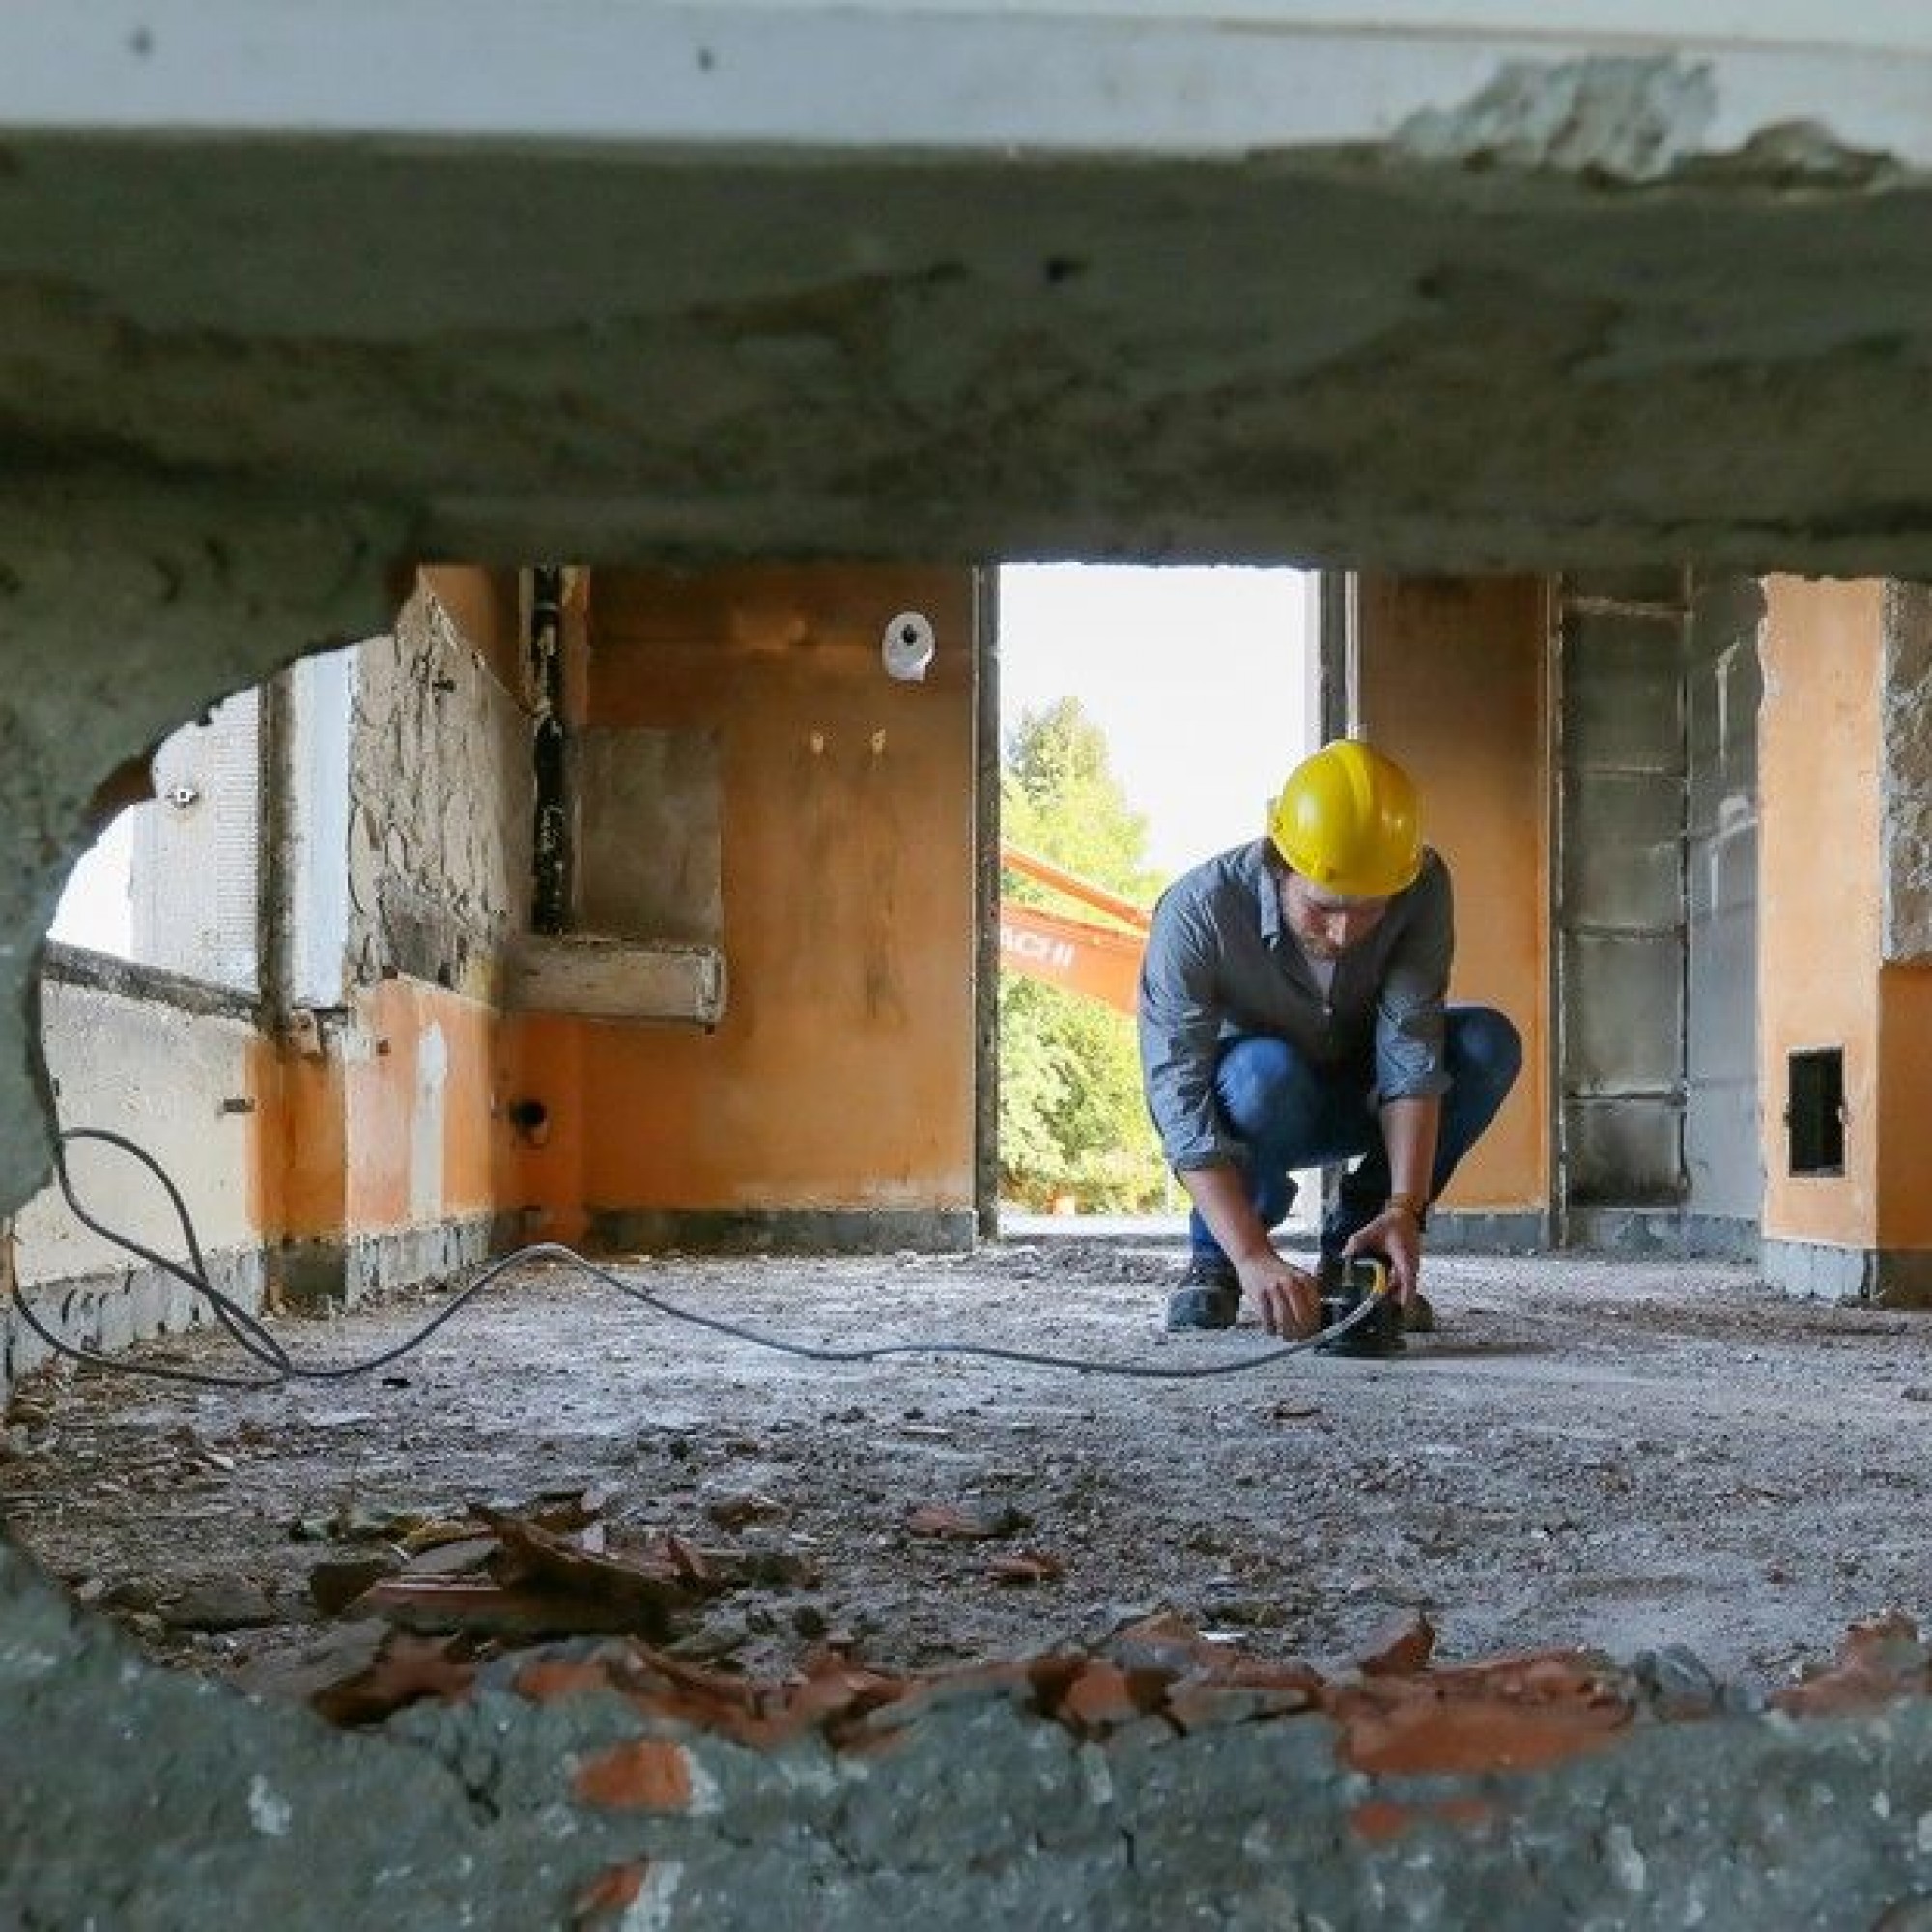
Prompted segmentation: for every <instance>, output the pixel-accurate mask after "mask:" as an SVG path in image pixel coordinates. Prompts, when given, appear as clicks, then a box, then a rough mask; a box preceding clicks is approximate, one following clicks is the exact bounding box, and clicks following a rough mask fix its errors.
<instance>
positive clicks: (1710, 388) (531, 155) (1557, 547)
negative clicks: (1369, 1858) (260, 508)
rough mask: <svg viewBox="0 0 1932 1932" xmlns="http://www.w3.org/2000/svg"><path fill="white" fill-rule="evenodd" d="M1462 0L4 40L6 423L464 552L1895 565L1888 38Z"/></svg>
mask: <svg viewBox="0 0 1932 1932" xmlns="http://www.w3.org/2000/svg"><path fill="white" fill-rule="evenodd" d="M1378 11H1385V10H1378ZM1490 11H1491V13H1492V14H1496V15H1497V18H1496V19H1495V20H1493V21H1478V22H1477V23H1476V24H1475V25H1470V24H1467V23H1466V22H1465V23H1464V24H1463V26H1461V27H1460V28H1458V27H1456V26H1454V25H1453V23H1452V22H1450V21H1449V20H1448V19H1447V17H1446V16H1444V15H1442V10H1441V9H1440V8H1439V6H1438V7H1437V8H1436V9H1435V14H1432V15H1431V20H1430V22H1428V23H1426V24H1427V30H1426V31H1425V23H1423V22H1422V21H1421V17H1420V16H1421V14H1429V13H1430V9H1429V8H1427V7H1422V6H1420V0H1418V3H1417V6H1415V7H1411V8H1409V9H1407V10H1406V13H1407V14H1411V15H1414V16H1415V18H1414V20H1412V21H1411V23H1410V29H1409V30H1408V31H1406V32H1396V31H1388V32H1382V33H1379V34H1377V33H1372V32H1370V31H1368V28H1369V25H1370V19H1369V15H1368V12H1367V10H1364V9H1362V8H1360V7H1354V8H1350V7H1330V8H1327V9H1324V10H1322V12H1323V14H1325V15H1326V16H1327V20H1326V23H1325V24H1323V23H1322V22H1321V21H1314V20H1311V19H1310V18H1309V17H1307V16H1308V14H1309V10H1308V9H1306V8H1299V9H1297V8H1289V7H1275V8H1250V9H1249V10H1248V11H1247V14H1245V15H1244V16H1243V17H1242V18H1240V19H1238V20H1236V21H1234V22H1232V23H1231V22H1229V21H1226V20H1221V21H1216V20H1213V19H1210V18H1208V17H1207V16H1205V15H1204V14H1202V13H1201V12H1200V10H1198V9H1194V8H1191V7H1187V6H1181V7H1179V8H1170V9H1169V10H1168V12H1167V14H1166V15H1165V16H1164V17H1163V18H1160V19H1157V20H1152V21H1148V20H1140V21H1129V20H1126V19H1124V18H1122V17H1121V16H1118V15H1113V14H1106V13H1103V12H1101V11H1100V10H1098V9H1096V8H1092V7H1087V8H1081V9H1077V10H1074V11H1072V12H1069V13H1065V14H1062V15H1057V16H1052V17H1048V16H1031V17H1026V18H1022V19H1017V20H1016V18H1015V16H1014V14H1011V13H1010V12H1009V13H1003V14H989V13H987V12H985V11H984V10H982V11H980V12H979V13H977V14H976V13H968V14H941V13H933V12H930V11H915V12H914V13H913V14H907V15H899V14H879V13H877V12H874V11H872V10H868V9H867V8H865V7H860V8H857V9H854V10H841V11H838V12H829V11H822V10H819V9H815V8H810V7H805V6H797V5H793V6H781V7H777V8H768V9H762V10H756V9H745V8H737V7H719V8H706V9H698V10H689V9H686V10H679V9H665V8H649V7H639V8H634V9H604V10H587V11H586V13H585V15H584V16H583V19H582V21H581V22H580V23H579V25H578V27H577V28H576V29H575V30H574V31H573V32H572V34H570V35H568V36H558V35H556V34H545V33H542V32H540V31H537V30H535V29H533V28H532V26H531V22H532V21H533V20H537V19H540V18H554V16H549V15H543V14H542V13H541V10H535V9H530V8H527V7H515V6H498V7H497V8H495V9H489V10H485V12H486V15H487V18H484V19H482V20H476V19H473V18H472V19H471V21H470V25H469V29H468V30H467V31H466V29H465V28H464V27H463V26H462V25H461V23H460V22H459V20H458V19H457V18H456V16H455V15H453V14H452V13H451V11H450V10H449V9H448V8H446V7H441V6H429V7H419V8H412V9H406V10H403V12H402V13H401V14H397V15H395V16H394V23H393V26H392V30H391V32H390V33H389V35H388V38H387V41H386V42H385V41H384V35H383V29H382V26H381V20H382V19H383V18H386V17H389V16H388V14H386V13H385V14H382V15H379V14H377V13H376V11H375V10H373V9H372V8H369V7H364V6H352V7H348V8H345V9H344V10H343V14H342V21H341V28H340V32H339V34H335V35H334V36H333V37H332V38H331V37H320V36H318V34H317V33H316V31H315V29H314V27H313V24H312V23H311V24H309V25H307V26H304V25H303V24H302V23H301V20H300V16H299V14H298V10H275V11H274V12H273V13H272V14H270V15H268V16H266V18H264V17H262V16H260V15H259V14H250V13H249V10H246V9H240V10H238V8H237V7H236V6H234V5H232V4H231V5H216V6H204V7H199V8H195V7H189V6H187V5H185V4H184V3H178V0H167V3H166V4H162V5H158V6H154V7H148V8H145V9H141V10H138V14H139V17H138V18H136V17H135V16H134V15H133V14H128V13H127V10H125V9H121V10H118V11H110V10H107V9H104V8H100V7H82V8H80V9H78V10H76V15H77V23H78V24H77V25H76V28H75V30H74V31H73V32H71V33H69V34H66V35H64V36H62V35H56V36H55V37H54V38H53V39H52V40H50V39H49V34H50V31H51V30H48V29H45V28H41V29H39V30H38V32H36V31H35V30H33V29H30V28H27V27H25V26H23V25H22V23H21V21H20V20H19V19H17V18H13V19H9V20H6V21H4V22H0V430H4V439H5V446H6V447H7V448H8V449H9V450H10V451H11V452H12V462H13V463H14V465H15V466H17V467H24V468H27V469H66V468H69V467H71V466H76V465H82V466H87V467H89V468H90V469H99V467H100V466H102V465H103V464H104V465H106V466H107V467H109V468H113V469H121V470H123V471H124V472H128V471H131V472H132V473H134V474H136V475H156V474H161V475H179V474H183V473H193V474H196V475H198V476H200V477H203V478H206V479H209V480H215V481H219V480H222V479H231V480H232V479H241V480H242V481H244V482H245V483H246V484H248V485H249V486H250V487H258V486H260V485H261V484H263V483H273V484H274V485H275V486H277V487H282V488H288V487H292V488H294V489H295V490H297V491H298V492H313V493H315V494H316V495H318V496H323V497H352V498H359V499H362V500H364V501H367V502H380V503H381V504H382V505H383V506H384V508H385V510H392V511H394V512H396V513H397V514H398V515H399V516H400V517H401V518H402V519H403V520H404V522H405V523H406V524H407V525H408V526H409V527H411V528H412V530H413V531H414V532H415V533H416V537H417V540H418V541H419V542H420V543H421V545H422V547H423V548H424V549H425V550H427V551H430V552H434V553H438V554H470V555H477V556H484V557H496V558H503V559H509V558H516V557H524V556H528V555H530V554H554V555H571V556H580V557H587V558H591V559H594V560H616V559H645V558H653V557H664V556H677V555H685V554H690V555H710V556H728V555H781V554H793V555H806V554H845V555H869V556H881V557H884V556H915V555H917V556H930V557H953V558H986V557H995V556H1009V557H1021V556H1047V555H1076V554H1077V555H1093V556H1098V555H1122V554H1137V555H1144V556H1151V557H1156V556H1222V557H1244V558H1259V557H1278V558H1312V557H1323V558H1330V559H1374V560H1377V561H1381V562H1387V563H1396V564H1406V565H1410V566H1422V567H1428V566H1452V565H1453V566H1461V567H1468V566H1476V565H1485V564H1504V563H1509V564H1554V563H1580V562H1586V561H1608V560H1620V559H1634V558H1639V557H1665V556H1669V557H1676V556H1682V555H1692V554H1694V555H1698V556H1702V557H1706V558H1709V559H1712V560H1724V561H1731V562H1737V563H1744V564H1786V565H1793V564H1811V565H1816V566H1820V567H1827V568H1833V569H1840V570H1848V571H1849V570H1875V569H1884V568H1892V569H1898V570H1911V569H1913V568H1915V567H1916V565H1917V564H1918V560H1919V559H1920V558H1922V557H1923V556H1924V555H1925V554H1926V553H1927V551H1928V548H1932V454H1928V444H1927V441H1926V439H1925V438H1924V436H1923V434H1922V429H1921V425H1922V422H1923V421H1924V419H1925V416H1926V413H1927V405H1928V403H1932V324H1928V321H1927V318H1928V316H1932V254H1928V252H1927V251H1926V249H1925V248H1924V245H1923V237H1924V235H1925V233H1926V232H1927V220H1928V215H1932V176H1928V174H1927V173H1925V172H1923V171H1922V165H1921V164H1925V163H1928V162H1932V114H1928V113H1927V112H1926V108H1927V106H1928V105H1932V55H1928V52H1927V50H1926V49H1927V43H1928V31H1927V30H1926V28H1925V27H1924V24H1923V22H1922V20H1918V17H1917V16H1916V15H1912V14H1905V13H1902V12H1900V11H1898V10H1896V9H1892V10H1865V12H1864V13H1863V14H1860V15H1859V16H1858V22H1859V31H1858V33H1857V34H1856V35H1851V34H1850V33H1849V30H1848V35H1847V43H1845V44H1841V45H1839V46H1838V47H1836V48H1834V49H1828V50H1825V51H1821V50H1820V49H1819V48H1818V47H1817V46H1815V45H1813V46H1806V45H1805V44H1804V39H1805V36H1806V35H1807V34H1815V33H1816V32H1817V30H1818V25H1819V19H1818V16H1819V15H1820V14H1821V13H1822V10H1819V9H1814V8H1809V7H1806V6H1802V5H1798V4H1795V0H1794V4H1788V5H1786V6H1785V7H1784V8H1782V9H1781V10H1778V11H1776V12H1775V13H1774V14H1772V15H1770V16H1769V23H1768V24H1767V25H1765V26H1764V27H1762V28H1761V29H1759V30H1758V31H1757V32H1756V35H1755V43H1746V42H1744V41H1742V40H1741V39H1738V38H1737V36H1739V35H1740V34H1741V32H1742V31H1743V29H1742V28H1741V25H1740V22H1739V21H1738V20H1737V19H1733V18H1731V17H1730V16H1729V13H1727V11H1726V10H1725V9H1723V8H1706V9H1705V10H1703V14H1704V15H1706V16H1708V17H1707V18H1706V19H1705V20H1704V25H1705V26H1706V27H1707V28H1708V29H1709V32H1708V33H1707V35H1706V38H1705V39H1703V40H1697V39H1694V38H1691V37H1690V30H1689V29H1687V30H1686V31H1685V32H1684V33H1682V34H1680V35H1679V37H1678V39H1677V40H1676V41H1675V42H1674V43H1670V44H1667V45H1662V46H1661V47H1660V48H1659V49H1658V50H1657V51H1654V52H1651V53H1647V54H1635V53H1633V52H1631V51H1630V50H1629V48H1628V47H1625V48H1623V49H1622V50H1620V51H1611V52H1605V51H1604V43H1603V41H1602V40H1601V38H1597V39H1592V38H1591V36H1592V33H1593V32H1600V30H1601V29H1603V28H1604V27H1605V26H1606V25H1607V23H1608V16H1607V15H1605V10H1603V9H1601V8H1596V9H1593V8H1592V7H1591V6H1589V5H1586V4H1583V0H1570V4H1569V5H1568V6H1566V8H1565V9H1564V10H1563V11H1562V13H1561V14H1560V15H1559V16H1556V17H1557V23H1558V24H1559V25H1560V26H1562V27H1563V28H1564V29H1565V32H1566V33H1567V35H1568V38H1567V39H1566V38H1565V37H1564V34H1556V35H1554V36H1551V35H1550V34H1548V33H1546V35H1545V36H1544V37H1543V38H1541V39H1536V38H1533V37H1529V36H1528V35H1527V34H1526V32H1525V28H1524V22H1523V19H1522V17H1521V14H1522V10H1521V9H1520V8H1516V9H1514V10H1512V9H1511V8H1508V7H1501V8H1496V9H1492V10H1490ZM1616 11H1617V12H1619V13H1622V14H1626V15H1627V14H1628V13H1629V10H1628V9H1624V10H1616ZM1684 11H1685V12H1687V13H1689V14H1691V15H1692V16H1693V18H1692V23H1691V24H1692V26H1693V27H1694V26H1695V25H1696V24H1697V18H1696V16H1697V15H1698V10H1696V9H1689V10H1684ZM1730 12H1735V10H1730ZM241 14H249V17H251V18H255V19H256V21H257V25H256V27H255V29H254V30H253V31H249V30H247V29H246V28H245V25H244V23H243V21H242V19H241ZM1337 16H1340V17H1339V19H1338V17H1337ZM465 17H469V15H468V14H466V16H465ZM493 22H494V23H496V25H497V26H499V27H502V28H503V32H501V33H499V34H493V33H492V32H490V31H488V29H490V27H491V25H492V23H493ZM224 23H225V25H224ZM1630 25H1631V23H1630V22H1629V21H1628V20H1626V22H1625V30H1626V32H1628V31H1629V27H1630ZM511 26H516V27H517V28H518V29H519V30H520V31H519V32H511V31H510V28H511ZM82 28H84V29H85V30H86V31H85V32H82V31H81V29H82ZM432 30H438V31H440V32H442V33H444V34H445V35H446V36H447V37H448V38H447V40H446V41H445V42H442V43H439V42H437V41H436V40H435V38H434V34H433V32H432ZM224 33H225V34H226V36H227V38H226V39H225V40H224V39H223V38H222V35H223V34H224ZM1725 35H1728V36H1731V37H1732V38H1730V39H1724V38H1722V36H1725ZM211 36H213V39H211ZM50 46H51V47H53V48H54V49H55V51H56V52H61V53H65V54H66V55H67V56H68V57H67V58H65V59H55V58H52V57H50V55H49V51H48V50H49V47H50ZM439 46H447V47H450V48H459V47H460V48H461V50H462V55H461V57H457V56H456V55H454V54H452V55H451V56H450V57H449V58H447V59H446V60H444V61H442V62H441V63H440V65H439V63H438V62H437V60H436V59H434V58H433V56H434V55H435V54H436V52H437V50H438V47H439ZM224 49H225V50H226V55H227V65H226V66H225V67H224V66H223V65H222V61H221V59H220V56H221V54H222V52H223V50H224ZM520 52H521V53H522V54H523V55H524V56H526V58H525V60H524V65H523V68H522V70H521V72H522V74H523V77H524V80H525V83H526V86H525V92H524V95H523V96H522V97H521V99H522V101H523V103H524V104H523V105H522V107H521V108H520V106H519V99H520V97H518V96H517V95H516V93H515V91H514V87H513V84H512V83H513V78H514V75H515V73H516V71H517V70H516V69H515V67H514V60H515V57H516V56H517V55H518V54H519V53H520ZM472 56H473V58H472ZM354 60H359V63H360V65H359V66H355V67H352V65H351V63H352V61H354ZM707 61H708V62H709V63H710V65H709V66H707V65H706V62H707ZM935 62H937V63H938V64H937V65H934V63H935ZM787 74H789V75H790V77H791V78H792V79H793V81H794V83H795V84H794V85H793V86H792V87H791V88H790V90H789V91H788V92H787V90H786V89H785V87H784V85H783V81H784V79H785V77H786V75H787ZM573 76H574V78H575V81H576V84H577V88H578V91H579V94H580V95H581V97H582V122H581V130H580V132H579V134H578V135H577V136H576V137H574V138H562V135H561V131H560V130H561V129H562V128H563V127H564V125H565V124H566V120H567V113H566V109H567V102H568V99H569V92H568V84H569V81H570V80H571V78H572V77H573ZM626 77H629V78H630V79H632V80H634V81H635V83H636V85H635V87H634V89H633V90H632V92H631V93H630V94H628V95H627V94H626V93H625V91H624V86H623V84H622V83H623V81H624V79H625V78H626ZM37 90H38V91H37ZM1056 90H1058V91H1057V92H1056ZM412 102H413V103H415V105H414V106H413V107H412ZM627 103H628V105H627ZM1807 105H1808V106H1809V107H1810V109H1811V110H1812V111H1810V112H1804V110H1805V109H1806V108H1807ZM841 117H842V118H841ZM9 128H11V130H12V132H11V133H7V132H6V131H5V130H7V129H9ZM1828 128H1829V129H1830V131H1828ZM582 129H587V130H589V134H590V135H594V136H595V138H590V137H588V136H587V135H586V134H585V133H584V132H582ZM922 130H923V139H915V136H916V135H919V134H920V133H921V132H922ZM1921 149H1922V150H1924V151H1925V152H1923V153H1921V152H1919V150H1921Z"/></svg>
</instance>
